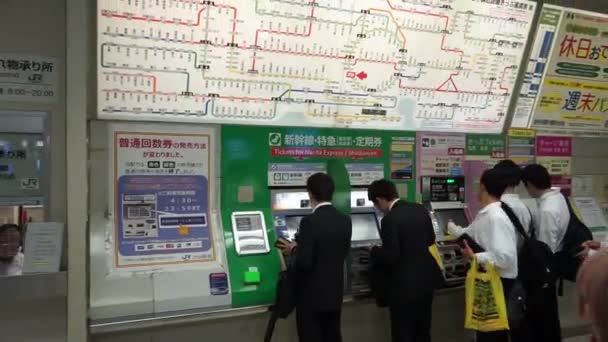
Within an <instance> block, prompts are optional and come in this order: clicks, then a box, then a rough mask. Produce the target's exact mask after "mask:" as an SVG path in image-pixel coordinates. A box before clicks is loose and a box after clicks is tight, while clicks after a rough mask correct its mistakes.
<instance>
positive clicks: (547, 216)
mask: <svg viewBox="0 0 608 342" xmlns="http://www.w3.org/2000/svg"><path fill="white" fill-rule="evenodd" d="M538 215H539V218H538V228H537V234H536V235H537V238H538V240H540V241H542V242H544V243H546V244H547V246H549V248H551V251H552V252H553V253H555V252H557V249H558V248H559V245H560V241H559V228H558V226H559V225H558V222H557V216H556V215H554V214H553V213H551V212H549V211H546V210H545V211H540V212H539V213H538Z"/></svg>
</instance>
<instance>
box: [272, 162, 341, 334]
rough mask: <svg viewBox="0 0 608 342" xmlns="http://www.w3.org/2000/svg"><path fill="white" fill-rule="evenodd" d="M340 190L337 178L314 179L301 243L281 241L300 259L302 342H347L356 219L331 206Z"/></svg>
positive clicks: (298, 293)
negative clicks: (348, 276)
mask: <svg viewBox="0 0 608 342" xmlns="http://www.w3.org/2000/svg"><path fill="white" fill-rule="evenodd" d="M334 188H335V187H334V181H333V179H332V178H331V176H329V175H326V174H324V173H317V174H314V175H312V176H311V177H310V178H308V180H307V182H306V189H307V190H308V195H309V197H310V205H311V206H312V208H313V210H312V214H311V215H310V216H307V217H304V218H303V219H302V221H301V222H300V228H299V229H298V233H297V235H296V239H295V242H293V241H288V240H285V239H279V241H278V242H277V247H278V248H280V249H281V251H282V252H283V254H284V255H286V256H292V257H293V258H294V260H293V263H292V267H295V273H296V323H297V328H298V336H299V339H300V342H341V341H342V333H341V329H340V321H341V314H342V301H343V295H344V262H345V261H346V257H347V255H348V252H349V250H350V240H351V235H352V222H351V220H350V217H349V216H347V215H344V214H342V213H341V212H339V211H338V210H337V209H336V208H335V207H334V206H333V205H332V204H331V201H332V198H333V194H334Z"/></svg>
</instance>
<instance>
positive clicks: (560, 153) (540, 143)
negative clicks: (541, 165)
mask: <svg viewBox="0 0 608 342" xmlns="http://www.w3.org/2000/svg"><path fill="white" fill-rule="evenodd" d="M536 156H538V157H571V156H572V137H551V136H539V137H537V138H536Z"/></svg>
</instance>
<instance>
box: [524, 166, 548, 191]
mask: <svg viewBox="0 0 608 342" xmlns="http://www.w3.org/2000/svg"><path fill="white" fill-rule="evenodd" d="M521 180H522V181H523V182H524V184H526V185H528V184H531V185H533V186H534V187H535V188H537V189H539V190H547V189H550V188H551V176H550V175H549V171H547V169H546V168H545V167H544V166H542V165H540V164H532V165H528V166H526V167H525V168H524V171H523V172H522V177H521Z"/></svg>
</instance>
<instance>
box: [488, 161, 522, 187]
mask: <svg viewBox="0 0 608 342" xmlns="http://www.w3.org/2000/svg"><path fill="white" fill-rule="evenodd" d="M494 169H496V170H499V171H500V173H501V174H502V177H501V178H502V180H503V182H505V183H506V185H507V187H509V186H513V187H515V186H518V185H519V183H521V175H522V171H521V168H520V167H519V166H517V164H515V162H514V161H512V160H510V159H505V160H501V161H499V162H498V164H496V165H495V166H494Z"/></svg>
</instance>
